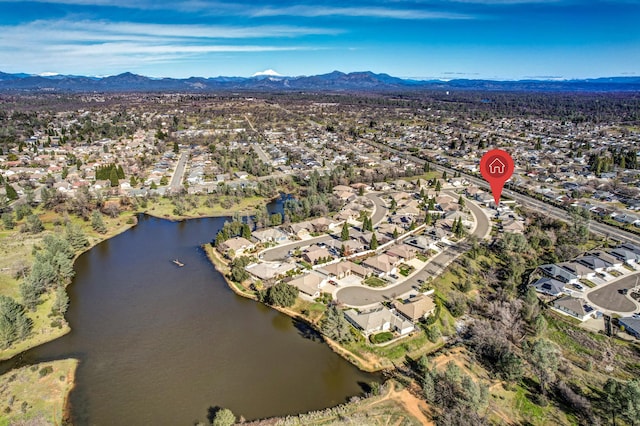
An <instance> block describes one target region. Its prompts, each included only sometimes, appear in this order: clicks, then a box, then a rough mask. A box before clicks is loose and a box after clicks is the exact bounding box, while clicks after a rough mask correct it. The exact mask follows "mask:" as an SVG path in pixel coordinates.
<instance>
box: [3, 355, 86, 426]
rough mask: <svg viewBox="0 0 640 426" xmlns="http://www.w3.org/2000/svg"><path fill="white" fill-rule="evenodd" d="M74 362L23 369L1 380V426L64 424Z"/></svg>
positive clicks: (74, 369) (74, 366)
mask: <svg viewBox="0 0 640 426" xmlns="http://www.w3.org/2000/svg"><path fill="white" fill-rule="evenodd" d="M77 364H78V362H77V361H76V360H75V359H65V360H60V361H51V362H45V363H42V364H37V365H32V366H28V367H21V368H19V369H16V370H13V371H11V372H9V373H7V374H5V375H3V376H2V377H0V400H1V402H0V426H5V425H18V424H25V425H26V424H30V425H44V424H55V425H59V424H62V419H63V414H64V413H63V411H64V405H65V401H66V398H67V394H68V393H69V391H70V390H71V388H72V387H73V379H74V375H75V371H76V366H77Z"/></svg>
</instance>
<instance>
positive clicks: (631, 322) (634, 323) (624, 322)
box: [618, 317, 640, 339]
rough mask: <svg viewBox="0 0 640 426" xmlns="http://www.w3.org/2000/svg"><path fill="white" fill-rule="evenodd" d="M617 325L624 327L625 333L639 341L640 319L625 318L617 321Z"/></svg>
mask: <svg viewBox="0 0 640 426" xmlns="http://www.w3.org/2000/svg"><path fill="white" fill-rule="evenodd" d="M618 324H620V325H621V326H622V327H624V331H625V333H627V334H629V335H631V336H633V337H635V338H636V339H640V318H638V317H626V318H620V319H618Z"/></svg>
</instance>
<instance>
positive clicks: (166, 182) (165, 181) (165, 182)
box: [160, 176, 169, 186]
mask: <svg viewBox="0 0 640 426" xmlns="http://www.w3.org/2000/svg"><path fill="white" fill-rule="evenodd" d="M160 185H161V186H166V185H169V178H168V177H166V176H162V177H161V178H160Z"/></svg>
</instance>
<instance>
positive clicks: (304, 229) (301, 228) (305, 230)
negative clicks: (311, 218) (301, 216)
mask: <svg viewBox="0 0 640 426" xmlns="http://www.w3.org/2000/svg"><path fill="white" fill-rule="evenodd" d="M311 229H313V228H312V227H311V224H310V223H309V222H299V223H292V224H290V225H289V232H291V234H292V235H295V236H296V237H298V238H299V239H301V240H304V239H307V238H309V236H310V232H309V231H310V230H311Z"/></svg>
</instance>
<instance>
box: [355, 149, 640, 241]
mask: <svg viewBox="0 0 640 426" xmlns="http://www.w3.org/2000/svg"><path fill="white" fill-rule="evenodd" d="M365 142H366V143H368V144H370V145H373V146H376V147H378V148H379V149H384V150H386V151H389V152H393V153H395V154H399V155H401V156H403V157H405V158H408V159H410V160H411V161H414V162H415V163H416V164H424V163H425V160H423V159H421V158H420V157H416V156H415V155H411V154H409V153H407V152H405V151H400V150H398V149H395V148H391V147H389V146H387V145H384V144H381V143H379V142H373V141H365ZM431 164H432V165H433V167H434V168H435V170H437V171H444V170H446V171H447V173H451V174H453V173H454V172H459V173H461V174H462V175H464V177H465V178H467V179H468V180H469V181H470V182H473V183H474V184H475V185H477V186H479V187H481V188H485V189H489V184H488V183H487V182H486V181H485V180H484V179H480V178H478V177H476V176H472V175H469V174H467V173H465V172H464V171H461V170H457V169H453V168H450V167H445V166H442V165H439V164H437V163H435V164H434V163H431ZM502 193H503V194H504V195H507V196H509V197H510V198H513V199H514V200H516V201H518V203H520V204H521V205H523V206H526V207H529V208H533V209H535V210H537V211H540V212H543V213H547V214H548V215H549V216H551V217H553V218H555V219H560V220H563V221H566V222H569V221H571V215H570V214H569V213H568V212H567V211H565V210H562V209H559V208H557V207H554V206H551V205H549V204H547V203H545V202H543V201H540V200H537V199H535V198H532V197H529V196H527V195H523V194H520V193H518V192H515V191H511V190H509V189H505V190H504V191H503V192H502ZM589 229H590V230H591V232H594V233H597V234H600V235H604V236H607V237H609V238H613V239H615V240H618V241H622V242H631V243H633V244H636V245H640V236H639V235H635V234H632V233H630V232H626V231H624V230H621V229H618V228H616V227H614V226H611V225H607V224H604V223H600V222H596V221H595V220H592V221H590V222H589Z"/></svg>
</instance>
